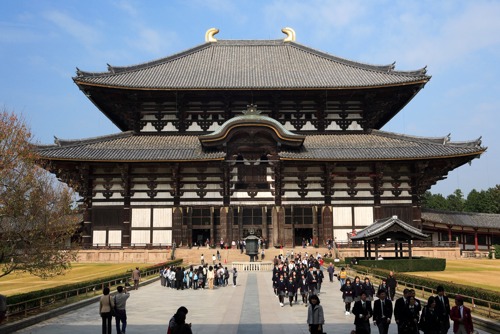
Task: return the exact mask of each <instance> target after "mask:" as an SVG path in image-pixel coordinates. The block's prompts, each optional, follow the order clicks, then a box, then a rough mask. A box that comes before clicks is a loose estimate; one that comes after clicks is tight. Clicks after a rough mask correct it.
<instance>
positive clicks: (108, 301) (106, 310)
mask: <svg viewBox="0 0 500 334" xmlns="http://www.w3.org/2000/svg"><path fill="white" fill-rule="evenodd" d="M114 307H115V303H114V302H113V299H112V298H111V296H110V295H109V288H108V287H105V288H104V289H102V296H101V299H100V300H99V314H100V315H101V318H102V334H111V319H112V318H113V315H112V313H111V310H113V309H114Z"/></svg>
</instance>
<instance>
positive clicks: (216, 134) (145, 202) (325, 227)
mask: <svg viewBox="0 0 500 334" xmlns="http://www.w3.org/2000/svg"><path fill="white" fill-rule="evenodd" d="M213 31H214V30H212V33H209V34H207V40H206V43H204V44H202V45H199V46H196V47H194V48H191V49H189V50H186V51H183V52H180V53H178V54H174V55H172V56H169V57H166V58H162V59H158V60H154V61H150V62H146V63H143V64H138V65H133V66H125V67H117V66H111V65H108V70H107V71H106V72H86V71H81V70H77V76H76V77H74V78H73V80H74V82H75V83H76V84H77V85H78V87H79V88H80V89H81V90H82V92H83V93H84V94H85V95H86V96H87V97H88V98H89V99H90V101H91V102H92V103H93V104H94V105H95V106H96V107H97V108H99V110H100V111H101V112H102V113H103V114H104V115H106V116H107V117H108V118H109V119H110V121H111V122H113V123H114V124H115V125H116V126H117V127H118V129H119V130H120V131H121V132H119V133H117V134H111V135H107V136H103V137H97V138H88V139H77V140H62V139H57V140H56V142H55V143H54V144H53V145H44V146H39V147H38V150H39V153H40V155H41V157H42V159H43V161H42V164H43V165H44V166H45V167H46V168H47V169H49V170H51V171H52V172H53V173H55V174H56V175H57V176H58V177H59V178H60V179H62V180H64V181H65V182H68V184H70V185H71V186H72V187H74V188H75V189H76V190H77V191H78V193H79V194H80V196H81V197H82V198H83V201H84V204H85V212H84V226H83V234H82V238H83V243H84V245H85V246H88V247H91V246H102V245H112V246H122V247H125V246H131V245H133V246H145V245H149V246H151V245H152V246H164V245H166V244H172V243H174V242H175V243H176V244H177V245H193V244H195V243H196V244H198V245H199V244H205V243H206V242H207V240H208V242H209V243H210V244H219V243H220V241H223V242H224V243H227V244H231V242H232V241H236V240H241V239H242V238H244V237H245V236H247V235H248V234H249V233H250V231H252V230H253V231H254V232H255V234H256V235H258V236H259V237H261V238H262V239H264V240H266V241H267V244H268V245H280V244H281V245H287V246H291V245H295V244H300V243H301V242H302V240H303V239H313V242H314V243H320V244H322V243H325V242H327V241H328V240H334V239H337V240H338V241H341V240H345V239H346V238H347V236H348V234H349V233H350V232H352V230H355V229H360V228H363V227H366V226H369V225H370V224H372V223H373V221H375V220H377V219H380V218H383V217H391V216H393V215H397V216H398V217H399V218H400V219H402V220H403V221H405V222H407V223H409V224H411V225H413V226H415V227H418V228H420V227H421V209H420V197H421V195H422V194H423V193H424V192H425V191H426V190H427V189H429V188H430V187H431V186H432V185H433V184H435V183H436V182H437V181H439V180H440V179H443V178H444V177H446V174H447V173H448V172H449V171H451V170H453V169H455V168H457V167H459V166H461V165H463V164H466V163H468V162H470V161H471V160H473V159H474V158H477V157H479V156H480V155H481V154H482V153H483V152H484V151H485V148H484V147H482V146H481V142H480V141H479V140H473V141H470V142H453V141H451V140H450V138H449V137H448V136H445V137H439V138H423V137H416V136H410V135H403V134H397V133H389V132H385V131H382V130H381V128H382V127H383V126H384V125H385V124H386V123H387V122H388V121H389V120H390V119H391V118H392V117H394V116H395V115H396V114H397V113H398V112H399V111H401V110H402V109H403V108H404V106H405V105H406V104H407V103H409V102H410V101H411V99H412V98H413V97H414V96H415V95H416V94H417V93H418V92H419V91H420V89H422V88H423V87H424V85H425V84H426V83H427V82H428V81H429V80H430V76H428V75H427V74H426V70H425V68H423V69H419V70H416V71H398V70H396V69H395V65H394V64H390V65H382V66H376V65H369V64H363V63H359V62H355V61H351V60H347V59H343V58H339V57H336V56H333V55H330V54H327V53H324V52H321V51H318V50H315V49H312V48H309V47H306V46H304V45H301V44H299V43H297V42H295V40H294V38H291V37H290V36H291V33H290V30H286V31H287V32H286V33H287V38H285V40H217V39H215V37H214V36H213ZM293 36H294V34H293Z"/></svg>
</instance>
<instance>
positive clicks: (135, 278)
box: [132, 267, 141, 290]
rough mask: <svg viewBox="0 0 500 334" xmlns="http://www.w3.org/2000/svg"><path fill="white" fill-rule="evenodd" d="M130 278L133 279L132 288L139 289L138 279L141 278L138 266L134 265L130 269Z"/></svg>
mask: <svg viewBox="0 0 500 334" xmlns="http://www.w3.org/2000/svg"><path fill="white" fill-rule="evenodd" d="M132 280H133V281H134V290H138V289H139V281H140V280H141V271H140V270H139V267H135V270H134V271H132Z"/></svg>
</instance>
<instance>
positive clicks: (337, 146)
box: [279, 130, 486, 161]
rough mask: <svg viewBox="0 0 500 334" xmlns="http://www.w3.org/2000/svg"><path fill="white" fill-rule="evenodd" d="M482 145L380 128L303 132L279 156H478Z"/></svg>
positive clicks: (343, 158)
mask: <svg viewBox="0 0 500 334" xmlns="http://www.w3.org/2000/svg"><path fill="white" fill-rule="evenodd" d="M485 150H486V148H485V147H482V146H481V140H480V138H479V139H476V140H472V141H467V142H452V141H450V137H449V135H448V136H445V137H439V138H428V137H417V136H409V135H403V134H397V133H391V132H385V131H380V130H371V131H370V132H368V133H342V134H325V135H310V136H306V139H305V140H304V145H303V147H302V149H300V150H299V151H292V150H288V151H281V152H280V154H279V155H280V157H281V158H282V159H287V160H288V159H296V160H329V161H352V160H393V159H403V160H404V159H407V160H414V159H437V158H449V157H459V156H471V157H472V158H474V157H479V156H480V155H481V154H482V153H483V152H484V151H485Z"/></svg>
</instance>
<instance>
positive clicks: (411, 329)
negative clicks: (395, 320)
mask: <svg viewBox="0 0 500 334" xmlns="http://www.w3.org/2000/svg"><path fill="white" fill-rule="evenodd" d="M419 319H420V308H419V306H418V305H417V304H416V303H415V297H413V296H411V295H410V296H409V297H408V305H407V307H405V308H404V310H403V313H402V316H401V318H400V320H399V322H400V330H399V331H398V333H401V334H419V331H418V321H419Z"/></svg>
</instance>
